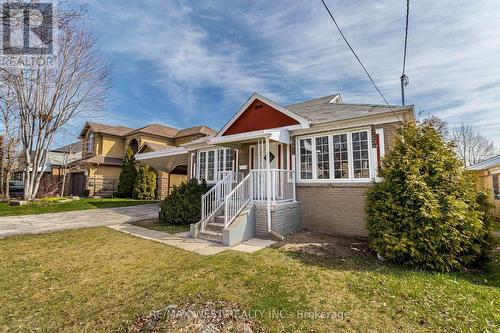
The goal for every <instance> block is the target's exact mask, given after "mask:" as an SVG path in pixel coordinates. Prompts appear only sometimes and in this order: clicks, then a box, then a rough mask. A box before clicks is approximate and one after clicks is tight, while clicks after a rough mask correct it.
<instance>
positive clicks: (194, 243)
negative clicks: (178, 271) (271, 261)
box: [109, 224, 275, 256]
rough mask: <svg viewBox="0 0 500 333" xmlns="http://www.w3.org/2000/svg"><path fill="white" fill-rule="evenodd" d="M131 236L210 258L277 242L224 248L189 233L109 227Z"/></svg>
mask: <svg viewBox="0 0 500 333" xmlns="http://www.w3.org/2000/svg"><path fill="white" fill-rule="evenodd" d="M109 227H110V228H112V229H114V230H118V231H121V232H124V233H127V234H129V235H133V236H136V237H140V238H144V239H148V240H152V241H155V242H159V243H163V244H166V245H170V246H174V247H177V248H180V249H183V250H185V251H189V252H194V253H198V254H201V255H204V256H210V255H214V254H217V253H221V252H223V251H226V250H233V251H239V252H246V253H253V252H256V251H259V250H262V249H264V248H266V247H269V246H271V245H273V244H274V243H275V242H273V241H271V240H264V239H257V238H254V239H250V240H248V241H246V242H243V243H241V244H239V245H236V246H233V247H227V246H223V245H222V244H220V243H216V242H210V241H207V240H204V239H199V238H191V237H190V236H189V232H181V233H177V234H174V235H171V234H168V233H166V232H162V231H156V230H150V229H146V228H141V227H137V226H134V225H130V224H118V225H112V226H109Z"/></svg>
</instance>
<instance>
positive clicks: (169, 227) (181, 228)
mask: <svg viewBox="0 0 500 333" xmlns="http://www.w3.org/2000/svg"><path fill="white" fill-rule="evenodd" d="M131 224H133V225H136V226H138V227H142V228H146V229H151V230H156V231H163V232H166V233H169V234H175V233H178V232H185V231H189V225H175V224H166V223H161V222H159V221H158V220H157V219H155V220H144V221H137V222H132V223H131Z"/></svg>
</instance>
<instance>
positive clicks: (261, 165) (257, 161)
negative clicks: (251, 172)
mask: <svg viewBox="0 0 500 333" xmlns="http://www.w3.org/2000/svg"><path fill="white" fill-rule="evenodd" d="M250 151H251V152H250V156H252V160H251V162H252V163H251V168H252V169H266V168H267V163H266V162H267V161H266V157H267V156H266V152H265V150H264V149H263V150H262V151H261V152H260V153H259V151H258V146H251V147H250ZM283 155H284V154H283V145H282V144H281V143H277V142H271V143H269V159H270V161H271V169H283V168H284V167H283Z"/></svg>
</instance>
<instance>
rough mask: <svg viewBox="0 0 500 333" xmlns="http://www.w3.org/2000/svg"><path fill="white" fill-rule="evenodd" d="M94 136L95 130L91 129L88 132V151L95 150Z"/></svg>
mask: <svg viewBox="0 0 500 333" xmlns="http://www.w3.org/2000/svg"><path fill="white" fill-rule="evenodd" d="M94 137H95V134H94V132H92V131H89V132H88V133H87V147H86V149H85V150H86V151H87V153H93V152H94Z"/></svg>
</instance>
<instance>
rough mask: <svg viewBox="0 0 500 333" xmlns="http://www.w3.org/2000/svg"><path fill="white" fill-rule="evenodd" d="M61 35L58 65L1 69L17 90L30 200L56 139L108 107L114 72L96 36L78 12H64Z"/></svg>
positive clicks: (4, 78)
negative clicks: (67, 126) (78, 119)
mask: <svg viewBox="0 0 500 333" xmlns="http://www.w3.org/2000/svg"><path fill="white" fill-rule="evenodd" d="M61 15H62V17H60V19H59V25H58V34H57V37H56V39H57V46H58V48H57V63H58V64H57V66H54V67H50V66H47V65H43V66H39V67H33V68H30V69H24V68H4V67H1V68H0V80H2V82H3V83H4V84H5V85H8V86H9V87H11V89H12V91H13V93H14V96H15V101H16V104H17V110H18V112H19V125H20V132H21V142H22V147H23V155H24V159H25V160H26V170H25V188H24V198H25V200H31V199H33V198H34V197H35V195H36V193H37V191H38V188H39V185H40V181H41V179H42V176H43V167H44V166H45V163H46V161H47V156H48V152H49V147H50V146H51V144H52V140H53V138H54V135H55V134H56V133H58V131H59V130H60V129H61V128H62V127H63V126H64V125H65V124H66V123H68V122H69V121H71V120H74V119H75V118H76V117H79V116H83V115H88V114H92V113H93V112H95V111H98V110H100V109H102V107H103V104H104V102H105V100H106V98H107V94H108V90H109V78H110V71H109V68H108V65H107V64H106V63H105V62H104V61H103V57H102V55H101V52H100V50H99V49H98V47H97V41H96V38H95V37H94V35H93V33H92V32H91V31H89V30H87V29H85V28H84V27H83V24H82V22H81V17H80V16H79V15H76V14H75V13H74V12H62V14H61Z"/></svg>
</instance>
